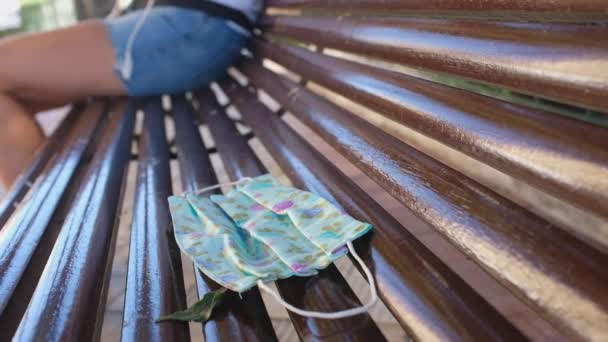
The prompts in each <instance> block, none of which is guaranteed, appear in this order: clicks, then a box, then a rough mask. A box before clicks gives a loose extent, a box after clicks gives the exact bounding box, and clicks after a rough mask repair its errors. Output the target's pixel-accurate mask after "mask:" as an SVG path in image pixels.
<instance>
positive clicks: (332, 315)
mask: <svg viewBox="0 0 608 342" xmlns="http://www.w3.org/2000/svg"><path fill="white" fill-rule="evenodd" d="M346 245H347V246H348V250H349V251H350V252H351V253H352V255H353V257H354V258H355V260H356V261H357V263H358V264H359V265H360V266H361V268H362V269H363V272H364V273H365V277H366V278H367V281H368V282H369V291H370V293H371V298H370V300H369V302H368V303H367V304H365V305H363V306H360V307H358V308H352V309H348V310H343V311H338V312H318V311H307V310H302V309H298V308H296V307H295V306H293V305H291V304H289V303H287V302H286V301H285V300H283V298H281V295H280V294H278V293H276V292H275V291H274V290H272V289H271V288H270V287H269V286H268V285H266V284H264V282H262V281H261V280H258V282H257V284H258V287H259V288H260V289H262V290H263V291H264V292H266V293H268V294H269V295H271V296H272V297H273V298H274V299H275V300H276V301H277V302H279V303H280V304H281V305H283V307H285V309H287V310H289V311H291V312H293V313H296V314H298V315H300V316H303V317H311V318H321V319H340V318H345V317H351V316H355V315H360V314H364V313H367V312H368V311H369V309H370V308H371V307H372V306H374V304H376V302H377V301H378V292H377V290H376V282H375V280H374V277H373V275H372V272H371V271H370V270H369V268H368V267H367V265H365V263H364V262H363V260H362V259H361V257H360V256H359V254H357V252H356V251H355V248H354V247H353V244H352V242H348V243H347V244H346Z"/></svg>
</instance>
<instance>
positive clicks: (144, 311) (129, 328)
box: [121, 98, 190, 342]
mask: <svg viewBox="0 0 608 342" xmlns="http://www.w3.org/2000/svg"><path fill="white" fill-rule="evenodd" d="M141 108H142V109H143V111H144V115H145V116H144V123H143V131H142V134H141V138H140V139H139V148H138V153H139V164H138V171H137V181H136V187H135V203H134V205H133V221H132V224H131V241H130V247H129V265H128V271H127V287H126V293H125V307H124V313H123V324H122V335H121V340H122V341H125V342H128V341H190V332H189V330H188V325H187V324H183V323H181V322H164V323H160V324H159V323H156V320H157V319H158V318H159V317H161V316H163V315H168V314H171V313H173V312H175V311H178V310H184V309H186V307H187V304H186V292H185V290H184V276H183V272H182V264H181V256H180V250H179V247H178V246H177V243H176V242H175V238H174V234H173V227H172V225H171V217H170V215H169V204H168V202H167V198H168V197H169V196H171V195H172V193H173V191H172V186H171V171H170V169H169V145H168V143H167V136H166V134H165V121H164V114H165V113H164V111H163V109H162V105H161V101H160V98H154V99H148V100H145V101H143V103H142V105H141Z"/></svg>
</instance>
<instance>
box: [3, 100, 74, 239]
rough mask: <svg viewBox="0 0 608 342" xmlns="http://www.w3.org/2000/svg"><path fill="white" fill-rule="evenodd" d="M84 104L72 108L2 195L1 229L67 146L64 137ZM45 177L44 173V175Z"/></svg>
mask: <svg viewBox="0 0 608 342" xmlns="http://www.w3.org/2000/svg"><path fill="white" fill-rule="evenodd" d="M84 108H85V107H84V105H81V104H76V105H74V108H72V109H71V110H70V112H69V113H68V115H67V116H66V118H65V119H64V120H63V121H62V122H61V124H60V125H59V127H58V128H57V130H55V132H53V134H52V135H51V136H50V137H49V138H48V139H47V140H46V142H45V143H44V145H43V146H42V147H40V149H39V150H38V151H37V152H36V155H35V156H34V159H33V161H32V163H31V165H30V166H29V167H28V168H27V170H25V171H24V172H23V174H21V175H20V176H19V178H18V179H17V180H16V181H15V184H13V186H12V187H11V188H10V189H9V191H8V193H6V194H5V195H4V196H3V197H2V201H1V202H0V230H2V228H4V226H5V224H6V222H7V221H8V219H9V218H10V216H11V215H12V214H13V212H14V211H15V209H16V207H17V206H18V205H19V203H20V202H21V200H22V199H23V198H24V197H25V195H26V194H27V192H28V191H29V190H30V188H31V187H32V186H33V185H34V183H35V182H36V180H37V179H39V178H40V177H41V172H42V170H43V168H44V167H45V165H46V163H47V162H48V161H49V159H50V158H51V157H52V156H53V155H54V154H55V153H58V152H57V150H58V149H60V148H62V147H63V149H65V148H66V143H65V142H64V140H63V139H64V138H65V136H66V135H67V134H69V132H70V130H71V129H72V128H73V127H74V125H75V123H76V122H77V121H78V120H77V118H78V117H79V116H80V115H82V114H83V113H82V111H83V109H84ZM42 177H44V175H42Z"/></svg>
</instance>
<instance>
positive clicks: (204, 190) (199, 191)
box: [184, 177, 253, 195]
mask: <svg viewBox="0 0 608 342" xmlns="http://www.w3.org/2000/svg"><path fill="white" fill-rule="evenodd" d="M252 180H253V178H251V177H243V178H241V179H239V180H238V181H234V182H228V183H220V184H216V185H212V186H208V187H206V188H202V189H198V190H195V191H186V192H184V195H185V194H189V193H194V194H195V195H200V194H202V193H204V192H207V191H211V190H215V189H219V188H221V187H223V186H228V185H239V184H241V183H245V182H251V181H252Z"/></svg>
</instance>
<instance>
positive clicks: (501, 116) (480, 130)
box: [256, 41, 608, 251]
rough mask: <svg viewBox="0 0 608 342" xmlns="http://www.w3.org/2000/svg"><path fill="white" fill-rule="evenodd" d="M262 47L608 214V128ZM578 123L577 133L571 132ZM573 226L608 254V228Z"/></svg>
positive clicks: (423, 129) (391, 114)
mask: <svg viewBox="0 0 608 342" xmlns="http://www.w3.org/2000/svg"><path fill="white" fill-rule="evenodd" d="M256 47H257V48H256V50H257V51H258V52H259V53H260V54H261V56H262V57H266V58H270V59H272V60H273V61H275V62H277V63H279V64H281V65H283V66H285V67H286V68H288V69H290V70H292V71H294V72H297V73H299V74H301V75H303V77H304V78H306V79H309V80H311V81H314V82H317V83H319V84H321V85H323V86H325V87H328V88H329V89H331V90H333V91H336V92H338V93H340V94H341V95H344V96H345V97H347V98H349V99H351V100H353V101H356V102H358V103H361V104H363V105H365V106H368V107H370V108H372V109H374V110H376V111H378V112H379V113H381V114H383V115H385V116H386V117H388V118H390V119H393V120H395V121H397V122H399V123H402V124H404V125H406V126H408V127H410V128H412V129H414V130H417V131H418V132H420V133H423V134H425V135H427V136H430V137H432V138H434V139H436V140H438V141H440V142H442V143H443V144H445V145H447V146H450V147H452V148H454V149H457V150H459V151H461V152H463V153H465V154H468V155H469V156H471V157H473V158H475V159H477V160H479V161H481V162H483V163H485V164H488V165H491V166H492V167H494V168H496V169H498V170H500V171H503V172H505V173H506V174H509V175H511V176H513V177H516V178H518V179H521V180H523V181H526V182H528V183H530V184H532V185H534V186H536V187H538V188H539V189H541V190H543V191H546V192H548V193H550V194H552V195H555V196H556V197H558V198H562V199H564V200H566V201H568V202H569V203H572V204H575V205H577V206H578V207H579V208H581V209H583V210H588V211H593V212H595V213H597V214H599V215H603V216H604V217H606V218H607V219H608V181H607V179H608V129H606V128H602V127H597V126H593V125H590V124H584V123H580V122H577V120H574V119H569V118H562V117H560V116H559V115H557V114H553V113H548V112H544V111H539V110H534V109H530V108H527V107H524V106H519V105H515V104H512V103H508V102H504V101H500V100H496V99H493V98H490V97H487V96H482V95H477V94H473V93H471V92H467V91H464V90H460V89H456V88H452V87H448V86H444V85H440V84H437V83H433V82H430V81H426V80H421V79H418V78H415V77H411V76H407V75H404V74H400V73H397V72H391V71H386V70H381V69H378V68H374V67H371V66H367V65H363V64H360V63H353V62H349V61H344V60H340V59H338V58H333V57H329V56H325V55H321V54H317V53H313V52H310V51H308V50H305V49H301V48H296V47H290V46H287V45H278V44H271V43H265V42H262V41H258V42H257V44H256ZM293 96H297V93H294V95H293ZM575 125H576V126H578V127H577V128H578V132H572V131H570V130H569V127H570V126H575ZM570 229H572V231H573V232H574V233H575V234H577V235H582V236H583V237H584V238H585V239H586V240H590V241H592V242H594V244H596V245H598V246H600V247H601V248H602V249H604V250H606V251H608V233H605V234H593V235H589V234H584V235H583V233H580V232H579V230H577V227H572V228H570ZM606 229H608V227H607V228H606Z"/></svg>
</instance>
